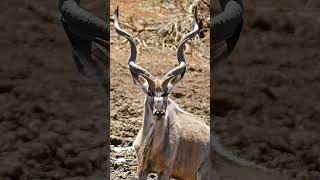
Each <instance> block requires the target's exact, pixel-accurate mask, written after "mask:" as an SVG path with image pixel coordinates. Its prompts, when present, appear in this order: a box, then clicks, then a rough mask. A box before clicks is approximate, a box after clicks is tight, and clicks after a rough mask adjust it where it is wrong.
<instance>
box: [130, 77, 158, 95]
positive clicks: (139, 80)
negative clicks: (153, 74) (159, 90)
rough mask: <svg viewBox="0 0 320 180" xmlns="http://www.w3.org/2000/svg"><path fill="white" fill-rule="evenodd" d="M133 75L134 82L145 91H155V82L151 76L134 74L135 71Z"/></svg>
mask: <svg viewBox="0 0 320 180" xmlns="http://www.w3.org/2000/svg"><path fill="white" fill-rule="evenodd" d="M132 75H133V76H132V77H133V82H134V84H135V85H136V86H138V87H139V88H140V89H142V91H143V92H144V93H146V94H149V93H152V92H154V88H155V83H154V81H153V80H152V79H151V78H150V77H149V76H147V75H145V74H137V75H134V74H133V73H132Z"/></svg>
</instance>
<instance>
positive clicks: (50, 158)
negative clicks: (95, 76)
mask: <svg viewBox="0 0 320 180" xmlns="http://www.w3.org/2000/svg"><path fill="white" fill-rule="evenodd" d="M104 3H105V2H104V1H103V0H91V1H89V0H83V1H81V4H82V6H83V7H84V8H86V9H88V10H89V11H90V12H92V13H93V14H95V15H97V16H100V17H104V16H105V15H106V13H107V12H106V11H107V9H106V8H104V7H105V6H104ZM57 5H58V1H36V0H11V1H1V2H0V9H1V12H2V15H1V17H0V22H1V23H0V24H1V25H0V32H1V33H0V37H1V38H0V50H1V53H0V56H1V57H0V61H1V63H0V132H1V136H0V179H3V180H5V179H8V180H9V179H10V180H14V179H16V180H17V179H25V180H27V179H28V180H29V179H32V180H37V179H39V180H40V179H41V180H45V179H48V180H49V179H52V180H54V179H69V180H71V179H77V180H81V179H83V180H88V179H103V178H104V177H106V174H109V173H108V172H106V169H107V162H108V159H107V157H108V156H107V147H106V142H107V141H106V140H107V136H106V132H107V131H106V120H107V117H109V114H106V110H105V109H106V108H105V107H106V105H107V104H108V102H106V99H105V94H104V92H103V88H102V87H101V86H100V85H97V84H96V83H95V82H92V81H90V80H87V79H85V78H84V77H82V76H81V75H80V73H78V70H77V68H76V65H75V64H74V61H73V59H72V55H71V48H70V47H69V45H68V40H67V37H66V35H65V32H64V30H63V28H62V25H61V23H60V21H59V13H58V6H57Z"/></svg>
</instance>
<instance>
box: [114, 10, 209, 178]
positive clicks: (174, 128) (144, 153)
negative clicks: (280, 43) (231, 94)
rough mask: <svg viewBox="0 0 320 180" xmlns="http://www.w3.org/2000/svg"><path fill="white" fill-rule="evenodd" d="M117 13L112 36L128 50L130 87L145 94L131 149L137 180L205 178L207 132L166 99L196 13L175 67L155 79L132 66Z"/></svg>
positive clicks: (182, 60) (132, 57) (182, 65)
mask: <svg viewBox="0 0 320 180" xmlns="http://www.w3.org/2000/svg"><path fill="white" fill-rule="evenodd" d="M118 18H119V10H118V8H117V9H116V10H115V13H114V26H115V30H116V32H117V33H118V34H119V35H121V36H123V37H125V38H126V39H127V40H128V41H129V42H130V46H131V55H130V57H129V61H128V64H129V69H130V71H131V74H132V77H133V80H134V83H135V84H136V85H137V86H138V87H139V88H141V89H142V90H143V92H144V93H145V102H144V118H143V124H142V128H141V129H140V131H139V133H138V135H137V137H136V139H135V141H134V142H133V146H134V148H135V150H136V155H137V161H138V176H139V180H144V179H147V177H148V174H149V173H151V172H156V173H158V175H159V177H158V179H159V180H168V179H169V178H170V177H175V178H178V179H190V180H194V179H197V176H198V179H201V180H205V179H210V178H209V175H208V173H209V170H208V168H209V166H207V165H208V164H210V158H209V144H210V128H209V126H208V125H206V124H205V122H203V120H201V119H200V118H198V117H196V116H194V115H191V114H189V113H187V112H185V111H183V110H181V109H180V108H179V107H178V105H177V104H176V103H174V102H173V101H172V100H171V99H169V97H168V96H169V94H170V93H171V92H172V91H173V88H174V86H175V85H176V84H177V83H178V82H179V81H180V80H181V79H182V78H183V76H184V74H185V71H186V60H185V56H184V44H185V43H186V42H187V41H188V40H190V39H191V38H192V37H194V36H195V35H196V34H197V33H198V31H199V26H198V24H197V11H196V10H195V20H194V23H193V26H194V27H193V30H192V31H191V32H190V33H188V34H187V35H186V36H185V37H184V38H182V40H181V41H180V44H179V47H178V50H177V58H178V62H179V66H177V67H175V68H173V69H172V70H171V71H169V72H168V73H167V74H166V75H165V76H164V77H163V78H161V79H157V78H155V77H153V76H152V75H151V74H150V73H149V72H148V71H146V70H145V69H143V68H142V67H140V66H139V65H137V64H136V62H135V61H136V55H137V48H136V45H135V42H134V39H133V37H132V36H131V35H130V34H129V33H127V32H126V31H124V30H123V29H121V28H120V27H119V22H118Z"/></svg>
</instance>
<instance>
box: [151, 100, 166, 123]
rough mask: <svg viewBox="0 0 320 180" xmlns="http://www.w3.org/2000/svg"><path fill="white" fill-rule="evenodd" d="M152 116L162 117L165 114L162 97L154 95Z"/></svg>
mask: <svg viewBox="0 0 320 180" xmlns="http://www.w3.org/2000/svg"><path fill="white" fill-rule="evenodd" d="M153 102H154V105H153V116H155V117H157V118H162V117H164V116H165V114H166V113H165V112H166V105H165V103H164V101H163V97H154V101H153Z"/></svg>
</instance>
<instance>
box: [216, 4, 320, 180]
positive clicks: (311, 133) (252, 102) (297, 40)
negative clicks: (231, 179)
mask: <svg viewBox="0 0 320 180" xmlns="http://www.w3.org/2000/svg"><path fill="white" fill-rule="evenodd" d="M243 3H244V7H245V12H244V17H245V21H244V28H243V31H242V34H241V36H240V40H239V42H238V44H237V46H236V48H235V50H234V52H233V54H232V55H231V56H230V57H229V59H228V62H227V63H225V64H221V66H217V67H216V69H215V70H216V72H215V75H216V76H215V77H214V78H215V79H214V81H215V83H214V85H213V87H214V89H215V91H214V93H215V94H214V96H213V97H211V99H212V100H213V103H214V109H213V114H211V115H212V116H214V121H215V132H216V134H217V135H218V136H220V137H221V138H222V142H223V143H224V144H225V145H226V146H227V147H228V149H230V150H231V151H232V152H234V153H235V154H237V155H238V156H240V157H242V158H244V159H248V160H252V161H255V162H257V164H260V165H263V166H266V167H268V168H270V169H274V170H279V171H283V172H285V173H286V174H288V175H289V176H290V177H292V178H296V179H308V180H309V179H312V180H316V179H320V121H319V113H320V109H319V107H320V106H319V102H320V96H319V90H320V73H319V68H320V62H319V60H320V52H319V49H320V38H319V33H320V9H319V8H320V2H319V1H316V0H314V1H307V0H290V1H287V0H277V1H275V0H270V1H251V0H244V1H243ZM217 5H218V3H217ZM217 9H218V7H217Z"/></svg>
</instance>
